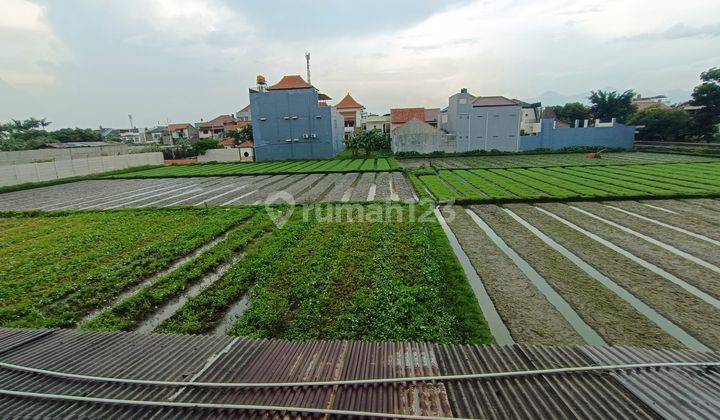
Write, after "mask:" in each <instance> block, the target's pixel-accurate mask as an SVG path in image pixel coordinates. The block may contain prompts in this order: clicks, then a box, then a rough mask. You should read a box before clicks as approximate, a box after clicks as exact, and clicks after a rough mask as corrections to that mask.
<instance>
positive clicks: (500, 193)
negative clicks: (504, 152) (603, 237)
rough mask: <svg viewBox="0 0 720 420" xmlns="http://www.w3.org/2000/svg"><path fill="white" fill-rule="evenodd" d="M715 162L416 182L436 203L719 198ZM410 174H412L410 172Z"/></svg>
mask: <svg viewBox="0 0 720 420" xmlns="http://www.w3.org/2000/svg"><path fill="white" fill-rule="evenodd" d="M718 171H720V162H713V163H698V164H692V165H691V164H652V165H614V166H613V165H605V166H576V167H565V166H564V167H546V168H509V169H473V170H465V169H455V170H452V169H441V170H440V171H439V172H437V174H436V173H434V172H430V173H428V170H427V169H425V170H423V171H422V172H421V173H422V174H423V175H420V176H419V179H420V181H422V183H423V184H424V185H423V188H427V189H428V190H429V191H430V193H432V194H433V196H434V197H435V199H436V200H438V201H440V202H449V201H455V202H458V203H486V202H487V203H502V202H520V201H554V200H557V201H566V200H592V199H615V198H617V199H621V198H637V199H640V198H676V197H677V198H683V197H688V198H690V197H716V196H720V175H717V173H718ZM411 173H412V172H411Z"/></svg>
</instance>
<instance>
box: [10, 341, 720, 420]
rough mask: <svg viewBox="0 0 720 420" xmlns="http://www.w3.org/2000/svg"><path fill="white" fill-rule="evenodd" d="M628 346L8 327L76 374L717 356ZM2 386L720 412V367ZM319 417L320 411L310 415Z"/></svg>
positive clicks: (44, 405) (522, 366)
mask: <svg viewBox="0 0 720 420" xmlns="http://www.w3.org/2000/svg"><path fill="white" fill-rule="evenodd" d="M718 359H720V354H718V353H692V352H679V351H665V350H641V349H635V348H626V347H617V348H613V347H599V348H594V347H540V346H522V345H512V346H472V345H439V344H429V343H368V342H359V341H306V342H302V341H284V340H255V339H247V338H232V337H220V336H176V335H159V334H149V335H143V334H133V333H82V332H78V331H54V332H51V331H44V330H10V329H0V360H2V361H3V362H6V363H13V364H18V365H24V366H31V367H35V368H41V369H48V370H54V371H60V372H69V373H76V374H85V375H94V376H105V377H119V378H131V379H148V380H171V381H184V382H233V383H235V382H298V381H326V380H348V379H375V378H399V377H400V378H401V377H418V376H437V375H450V374H464V373H482V372H505V371H517V370H536V369H545V368H557V367H573V366H588V365H597V364H612V363H637V362H664V361H717V360H718ZM0 384H1V386H0V388H2V389H6V390H7V389H9V390H16V391H26V392H36V393H46V394H47V393H56V394H64V395H75V396H85V397H96V398H111V399H133V400H146V401H175V402H194V403H197V402H204V403H225V404H252V405H264V406H267V405H270V406H292V407H308V408H330V409H337V410H353V411H364V412H367V411H371V412H380V413H392V414H393V415H394V416H398V417H401V416H403V415H411V414H417V415H426V416H440V417H486V418H539V417H542V418H578V417H580V418H590V417H593V418H600V417H602V418H630V417H632V418H638V417H643V418H656V417H659V416H664V417H717V416H718V414H720V375H718V372H717V371H716V370H714V369H709V368H654V369H635V370H631V371H613V372H585V373H575V374H556V375H536V376H523V377H513V378H495V379H465V380H437V381H428V382H417V383H415V382H399V383H386V384H365V385H329V386H305V387H285V388H195V387H185V388H178V387H170V386H149V385H130V384H120V383H106V382H105V383H104V382H94V381H88V380H79V379H65V378H58V377H52V376H46V375H41V374H37V373H29V372H21V371H16V370H10V369H7V368H0ZM0 413H3V416H5V417H13V418H15V417H111V418H113V417H121V416H122V417H131V416H132V417H158V418H166V417H234V418H237V417H248V418H251V417H258V416H268V417H273V416H284V415H287V416H290V417H292V416H293V413H287V412H267V411H248V410H244V411H239V410H234V411H233V410H229V409H218V408H188V407H137V406H125V405H117V404H102V403H97V402H67V401H52V400H47V399H40V398H27V397H16V396H0ZM303 416H307V414H303Z"/></svg>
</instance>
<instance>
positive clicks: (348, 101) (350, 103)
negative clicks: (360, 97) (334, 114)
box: [335, 93, 365, 109]
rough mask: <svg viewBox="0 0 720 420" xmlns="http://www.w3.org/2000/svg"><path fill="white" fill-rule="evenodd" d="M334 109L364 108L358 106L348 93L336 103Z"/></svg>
mask: <svg viewBox="0 0 720 420" xmlns="http://www.w3.org/2000/svg"><path fill="white" fill-rule="evenodd" d="M335 108H337V109H348V108H365V107H364V106H362V105H360V103H359V102H358V101H356V100H355V98H353V97H352V96H350V93H348V94H347V95H345V97H344V98H343V99H342V101H340V103H338V104H337V105H336V106H335Z"/></svg>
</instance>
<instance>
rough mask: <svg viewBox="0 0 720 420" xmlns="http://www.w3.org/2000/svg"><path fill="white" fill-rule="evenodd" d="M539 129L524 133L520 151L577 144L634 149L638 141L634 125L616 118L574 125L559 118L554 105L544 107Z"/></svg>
mask: <svg viewBox="0 0 720 420" xmlns="http://www.w3.org/2000/svg"><path fill="white" fill-rule="evenodd" d="M540 124H541V129H540V132H539V133H537V134H535V135H531V136H521V137H520V144H519V150H535V149H563V148H565V147H574V146H590V147H609V148H622V149H631V148H632V147H633V145H634V144H635V127H634V126H631V125H624V124H620V123H618V122H616V121H615V119H614V118H613V120H612V121H611V122H607V123H603V122H600V121H599V120H596V121H595V124H594V126H592V127H590V126H589V124H588V121H587V120H586V121H584V122H582V124H581V122H580V121H576V122H575V126H574V127H570V126H568V125H567V124H564V123H562V122H561V121H558V120H557V117H556V115H555V112H553V110H552V108H545V110H544V111H543V114H542V119H541V120H540Z"/></svg>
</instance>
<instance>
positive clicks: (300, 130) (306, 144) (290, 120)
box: [250, 88, 345, 162]
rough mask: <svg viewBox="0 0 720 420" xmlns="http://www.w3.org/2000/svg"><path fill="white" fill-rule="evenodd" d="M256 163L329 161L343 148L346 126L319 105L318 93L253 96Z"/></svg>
mask: <svg viewBox="0 0 720 420" xmlns="http://www.w3.org/2000/svg"><path fill="white" fill-rule="evenodd" d="M250 109H251V114H252V128H253V139H254V143H255V160H256V161H258V162H262V161H268V160H285V159H329V158H331V157H333V156H335V155H337V154H338V153H340V152H341V151H342V150H343V149H344V148H345V144H344V143H343V134H344V131H345V123H344V119H343V117H342V115H340V113H339V112H338V111H337V110H336V109H334V108H331V107H321V106H319V105H318V99H317V92H316V91H315V89H311V88H308V89H287V90H271V91H268V92H263V93H260V92H254V91H253V92H250Z"/></svg>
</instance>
